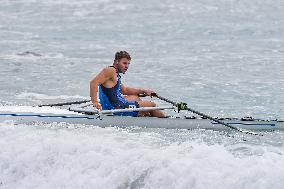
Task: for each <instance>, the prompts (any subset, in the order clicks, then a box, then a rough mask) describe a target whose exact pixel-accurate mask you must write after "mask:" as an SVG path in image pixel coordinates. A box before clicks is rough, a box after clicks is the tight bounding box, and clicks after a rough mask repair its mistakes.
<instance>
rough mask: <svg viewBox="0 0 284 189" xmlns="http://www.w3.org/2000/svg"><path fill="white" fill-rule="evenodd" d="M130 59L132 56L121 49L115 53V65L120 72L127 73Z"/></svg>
mask: <svg viewBox="0 0 284 189" xmlns="http://www.w3.org/2000/svg"><path fill="white" fill-rule="evenodd" d="M130 61H131V57H130V55H129V53H128V52H126V51H119V52H116V53H115V57H114V62H113V65H114V66H115V68H116V69H117V71H118V72H119V73H123V74H125V72H126V71H127V69H128V67H129V64H130Z"/></svg>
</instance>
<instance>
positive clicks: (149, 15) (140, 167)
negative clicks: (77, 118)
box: [0, 0, 284, 189]
mask: <svg viewBox="0 0 284 189" xmlns="http://www.w3.org/2000/svg"><path fill="white" fill-rule="evenodd" d="M283 18H284V2H283V1H282V0H274V1H269V0H248V1H245V0H216V1H210V0H176V1H169V0H164V1H161V0H157V1H150V0H143V1H140V0H137V1H130V0H122V1H117V0H97V1H92V0H81V1H77V0H68V1H67V0H46V1H40V0H2V1H1V5H0V46H1V48H0V95H1V96H0V104H1V106H6V105H9V106H18V105H25V106H31V105H36V104H41V103H51V102H61V101H70V100H80V99H86V98H89V81H90V80H91V79H92V78H93V77H94V76H95V75H96V74H97V73H98V72H99V71H100V70H101V69H102V68H104V67H107V66H109V65H111V64H112V61H113V57H114V53H115V52H116V51H119V50H126V51H128V52H129V53H130V54H131V56H132V61H131V65H130V68H129V69H128V72H127V73H126V74H125V75H123V83H124V84H125V85H127V86H132V87H141V88H150V89H153V90H155V91H156V92H158V93H159V94H160V95H162V96H165V97H167V98H169V99H172V100H175V101H184V102H187V103H188V104H189V106H190V107H191V108H193V109H195V110H198V111H201V112H204V113H206V114H209V115H211V116H216V117H217V116H218V117H245V116H252V117H255V118H263V119H280V120H281V119H282V120H283V119H284V111H283V104H284V76H283V75H284V67H283V62H284V19H283ZM153 100H155V99H153ZM157 103H158V104H160V103H162V102H160V101H157ZM184 114H190V113H184ZM263 134H264V136H263V137H256V136H248V135H243V134H240V133H234V132H230V133H223V132H214V131H199V130H196V131H188V130H166V129H142V128H128V129H121V128H98V127H96V126H93V127H86V126H84V125H68V124H63V123H62V124H43V123H34V124H31V125H30V124H29V125H28V124H27V125H15V124H13V123H11V122H7V123H0V136H1V137H0V146H1V150H0V188H1V189H2V188H209V187H210V188H270V189H272V188H273V189H274V188H282V187H283V185H284V176H283V175H284V154H283V153H284V146H283V139H284V133H283V132H273V133H263Z"/></svg>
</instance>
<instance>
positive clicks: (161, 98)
mask: <svg viewBox="0 0 284 189" xmlns="http://www.w3.org/2000/svg"><path fill="white" fill-rule="evenodd" d="M155 96H156V97H157V98H159V99H160V100H163V101H165V102H168V103H170V104H172V105H174V106H177V104H178V103H176V102H174V101H172V100H169V99H167V98H165V97H162V96H160V95H158V94H155ZM187 110H188V111H190V112H192V113H195V114H197V115H200V116H202V117H205V118H207V119H210V120H212V121H215V122H217V123H219V124H221V125H224V126H226V127H229V128H231V129H234V130H236V131H239V132H242V133H246V134H251V135H258V134H257V133H253V132H249V131H244V130H242V129H239V128H237V127H234V126H232V125H229V124H227V123H225V122H223V121H220V120H218V119H216V118H213V117H211V116H209V115H206V114H204V113H201V112H199V111H196V110H193V109H191V108H188V107H187Z"/></svg>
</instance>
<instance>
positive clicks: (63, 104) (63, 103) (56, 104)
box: [38, 100, 91, 107]
mask: <svg viewBox="0 0 284 189" xmlns="http://www.w3.org/2000/svg"><path fill="white" fill-rule="evenodd" d="M89 101H91V100H81V101H72V102H62V103H55V104H40V105H38V107H42V106H51V107H52V106H65V105H72V104H82V103H86V102H89Z"/></svg>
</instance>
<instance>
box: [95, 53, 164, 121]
mask: <svg viewBox="0 0 284 189" xmlns="http://www.w3.org/2000/svg"><path fill="white" fill-rule="evenodd" d="M130 61H131V57H130V55H129V54H128V53H127V52H126V51H119V52H117V53H116V54H115V58H114V62H113V65H112V66H109V67H107V68H104V69H103V70H102V71H101V72H100V73H99V74H98V75H97V76H96V77H95V78H94V79H93V80H92V81H91V82H90V96H91V100H92V103H93V106H94V107H95V108H97V109H99V110H111V109H125V108H139V107H155V106H156V104H155V103H154V102H152V101H142V100H141V99H140V98H139V95H140V94H143V95H145V96H151V94H153V93H155V92H154V91H152V90H149V89H138V88H131V87H126V86H125V85H123V84H122V83H121V76H120V74H121V73H122V74H125V73H126V71H127V69H128V67H129V65H130ZM98 89H99V100H100V102H99V101H98V96H97V94H98ZM115 115H120V116H133V117H137V116H141V117H142V116H154V117H165V115H164V113H163V112H162V111H160V110H151V111H148V112H147V111H146V112H145V111H143V112H142V111H141V112H137V111H133V112H119V113H115Z"/></svg>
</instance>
